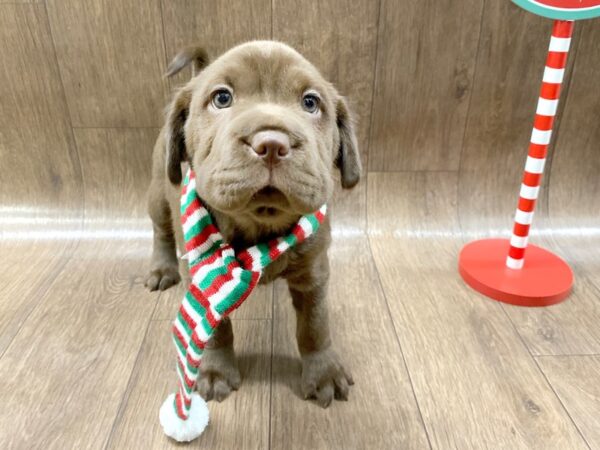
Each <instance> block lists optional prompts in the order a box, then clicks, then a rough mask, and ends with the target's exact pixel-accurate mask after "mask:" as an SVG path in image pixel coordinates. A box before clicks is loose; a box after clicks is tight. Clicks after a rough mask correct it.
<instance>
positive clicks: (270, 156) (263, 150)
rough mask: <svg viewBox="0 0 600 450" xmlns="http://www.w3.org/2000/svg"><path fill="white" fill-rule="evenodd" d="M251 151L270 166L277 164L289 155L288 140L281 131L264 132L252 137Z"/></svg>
mask: <svg viewBox="0 0 600 450" xmlns="http://www.w3.org/2000/svg"><path fill="white" fill-rule="evenodd" d="M250 145H251V147H252V150H254V153H256V154H257V155H258V156H260V157H261V158H262V159H263V160H264V161H265V162H266V163H267V164H269V165H270V166H272V165H275V164H277V163H279V161H281V160H282V159H284V158H286V157H287V156H288V155H289V153H290V138H289V137H288V135H287V134H285V133H282V132H281V131H275V130H266V131H260V132H258V133H256V134H255V135H254V137H253V138H252V141H251V142H250Z"/></svg>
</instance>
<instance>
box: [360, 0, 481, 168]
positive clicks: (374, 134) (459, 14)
mask: <svg viewBox="0 0 600 450" xmlns="http://www.w3.org/2000/svg"><path fill="white" fill-rule="evenodd" d="M482 7H483V1H481V0H468V1H463V2H450V1H444V2H429V3H427V5H426V6H425V5H423V3H421V2H402V5H400V2H398V1H396V0H382V4H381V15H380V23H379V31H378V35H379V44H378V55H377V68H376V77H375V91H374V94H373V95H374V98H373V101H374V105H375V108H374V109H373V118H372V123H373V128H372V130H371V142H370V147H371V148H372V151H371V156H370V162H369V168H370V170H373V171H400V170H456V169H458V164H459V156H460V148H461V145H462V138H463V132H464V128H465V121H466V118H467V109H468V105H469V97H470V96H471V90H472V84H473V73H474V70H475V58H476V53H477V36H479V26H480V18H481V8H482Z"/></svg>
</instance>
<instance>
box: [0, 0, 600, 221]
mask: <svg viewBox="0 0 600 450" xmlns="http://www.w3.org/2000/svg"><path fill="white" fill-rule="evenodd" d="M551 25H552V24H551V21H549V20H545V19H541V18H538V17H534V16H532V15H530V14H528V13H525V12H524V11H522V10H520V9H518V8H517V7H515V6H514V5H513V4H512V3H510V2H509V1H502V2H496V1H490V0H487V1H486V0H465V1H463V2H454V1H450V0H443V1H437V2H417V3H415V2H410V1H408V0H321V1H316V0H256V1H253V2H252V3H251V7H250V3H248V2H246V1H243V0H235V1H224V0H218V1H215V0H199V1H193V0H168V1H167V0H145V1H144V2H138V1H136V0H102V1H100V0H96V1H88V2H80V1H77V0H46V1H45V2H44V1H36V2H34V1H22V2H14V1H5V0H0V58H1V61H2V69H1V70H0V98H1V100H2V101H1V109H0V151H1V152H0V165H2V166H3V168H8V170H10V167H13V166H14V167H21V166H20V165H19V164H17V163H16V162H15V159H16V158H18V157H19V154H29V155H30V158H31V161H32V162H31V165H30V169H31V173H32V174H34V173H36V174H37V173H39V176H38V177H34V178H35V183H33V185H31V186H28V192H27V195H26V196H25V197H20V199H19V202H21V203H23V202H25V203H27V204H31V205H35V206H37V207H56V206H57V205H58V206H65V205H68V204H70V205H80V204H81V193H80V190H79V189H78V186H79V185H80V183H81V171H82V167H81V164H82V161H83V162H85V161H91V160H90V159H89V158H86V156H85V155H84V153H86V151H87V148H85V147H83V148H82V147H80V146H78V145H77V142H78V141H77V140H76V139H75V136H76V135H78V133H75V132H74V130H76V129H82V128H85V129H87V130H89V131H86V136H90V135H91V134H93V133H97V134H98V136H97V139H100V138H101V131H100V129H107V128H119V129H124V131H123V133H124V134H125V135H126V134H128V133H130V134H131V135H132V136H133V137H134V136H136V134H135V133H137V131H135V130H136V129H145V130H146V131H145V133H146V135H147V136H148V137H150V138H151V137H152V136H154V134H155V133H156V128H158V127H159V126H160V125H161V124H162V116H163V112H162V111H163V108H164V105H165V103H166V101H167V99H168V97H169V93H170V91H171V89H172V88H173V87H174V86H176V85H177V84H178V83H180V82H182V81H183V80H185V78H186V77H187V76H188V75H187V74H182V75H181V76H179V77H177V78H176V79H174V80H170V81H168V80H166V79H165V78H164V77H163V73H164V71H165V67H166V65H167V62H168V61H169V59H170V58H172V57H173V56H174V55H175V54H176V52H177V51H178V49H180V48H182V47H183V46H186V45H189V44H193V43H200V44H203V45H204V46H205V47H206V48H207V49H208V50H209V52H210V53H211V54H212V55H218V54H219V53H221V52H223V51H225V50H226V49H227V48H229V47H231V46H232V45H235V44H236V43H239V42H243V41H245V40H249V39H267V38H274V39H279V40H282V41H285V42H288V43H289V44H291V45H293V46H295V47H296V48H298V49H299V50H300V51H301V52H303V53H304V54H305V55H306V56H307V57H308V58H309V59H311V60H312V61H314V62H315V64H316V65H317V66H318V67H320V68H321V69H322V70H323V72H324V73H325V74H326V75H327V77H329V78H330V79H331V80H332V81H333V82H334V83H335V84H336V85H337V86H338V87H339V88H340V90H341V91H342V92H343V93H344V94H346V95H347V96H348V97H349V98H350V101H351V104H352V105H353V106H354V110H355V112H356V116H357V118H358V121H359V127H358V129H359V140H360V144H361V149H362V150H361V151H362V156H363V159H364V163H365V167H367V169H368V170H370V171H374V172H389V171H452V172H459V173H460V176H459V181H458V182H459V197H460V199H461V204H460V205H459V206H460V210H461V214H463V213H466V215H467V216H468V215H469V214H468V212H469V211H474V212H477V214H478V216H477V217H478V219H477V223H476V224H474V225H473V227H475V226H480V222H479V221H478V220H479V216H481V214H482V213H485V215H486V216H488V217H490V218H493V219H494V220H495V218H496V217H498V216H501V217H503V218H507V217H509V216H510V214H512V209H513V206H514V201H515V198H514V197H515V196H512V197H511V196H507V195H505V191H506V190H507V189H510V190H511V191H513V192H516V187H517V185H518V182H516V181H515V180H518V178H519V175H518V174H519V172H520V171H521V165H522V162H523V160H524V157H525V152H526V147H527V142H528V137H529V136H528V135H529V132H530V125H531V122H532V114H533V112H534V109H535V99H536V96H537V90H538V85H539V79H540V76H541V72H542V69H543V65H544V54H545V50H546V47H547V41H548V36H549V32H550V28H551ZM597 35H598V22H597V21H596V22H586V23H583V24H580V25H579V26H577V32H576V36H575V40H574V44H573V52H572V55H571V59H570V63H569V72H568V77H567V81H566V86H565V95H564V98H563V101H562V103H561V110H562V111H561V112H562V116H563V117H564V120H561V121H559V126H558V130H557V133H556V134H555V135H556V136H560V137H561V138H560V141H559V145H558V146H557V148H556V149H555V150H554V151H552V153H551V157H550V161H549V164H548V166H547V167H548V172H547V173H548V176H547V177H546V183H548V180H551V179H552V178H553V177H552V174H553V173H554V172H555V171H556V179H557V181H558V180H562V179H564V178H565V177H568V176H572V175H573V173H581V174H582V177H584V179H580V180H581V186H580V187H579V188H578V189H580V190H584V191H585V186H587V185H588V181H587V180H588V179H589V183H592V185H593V186H594V188H593V189H594V190H595V191H598V181H597V180H598V177H597V176H596V174H597V170H596V171H594V170H593V167H597V165H598V162H597V161H598V158H599V157H598V156H597V155H598V151H597V150H598V138H597V130H598V127H597V126H595V125H594V124H595V123H596V122H597V119H595V118H594V117H597V115H598V108H599V104H600V94H598V91H599V90H598V87H597V84H596V81H595V80H596V79H597V74H598V71H599V70H600V49H599V47H598V45H597V39H598V37H597ZM574 66H576V67H577V70H576V71H575V72H574V73H573V70H572V69H573V67H574ZM594 93H596V94H597V95H593V94H594ZM594 114H595V116H594ZM124 138H126V137H124ZM91 139H93V140H94V139H96V138H92V137H91ZM48 148H51V149H52V151H51V152H48V151H47V149H48ZM150 150H151V149H150V148H148V149H146V151H148V154H149V152H150ZM555 153H557V154H558V155H559V156H557V158H554V157H553V156H554V154H555ZM582 155H595V159H594V161H595V162H594V163H593V164H591V165H590V164H585V163H583V164H582V166H581V167H579V166H577V163H576V162H575V160H577V161H581V156H582ZM115 157H118V156H115ZM573 157H575V158H576V159H573ZM555 159H558V160H559V161H560V163H561V164H560V167H557V168H555V164H554V163H553V162H554V160H555ZM83 170H85V169H83ZM498 171H502V173H503V174H505V176H502V177H495V176H491V175H492V174H494V173H497V172H498ZM569 174H570V175H569ZM28 178H31V177H28ZM594 180H596V181H594ZM0 183H1V187H2V189H1V190H0V200H1V201H2V204H3V205H5V206H6V205H7V204H10V203H11V202H16V200H14V196H15V194H16V192H12V191H10V190H11V189H17V188H18V186H19V185H18V184H17V185H15V184H14V183H6V182H0ZM594 183H595V184H594ZM5 185H6V186H5ZM48 185H51V186H53V188H52V189H50V190H48V189H46V188H45V186H48ZM543 192H544V194H543V197H542V200H541V202H540V203H541V211H542V212H543V211H545V210H547V208H548V204H549V200H548V193H549V192H551V191H550V190H548V189H545V190H544V191H543ZM515 195H516V194H515ZM561 195H563V193H561V192H559V191H557V192H556V195H554V197H553V204H557V205H559V204H560V205H561V207H562V205H563V204H564V203H565V199H564V198H562V197H561ZM490 199H493V200H494V201H493V202H490ZM496 200H497V201H496ZM57 202H58V203H57ZM349 202H350V203H354V202H361V203H362V202H364V192H362V191H361V190H359V191H358V193H356V194H353V196H352V197H351V200H350V201H349ZM348 207H349V208H350V207H351V206H350V205H349V206H348ZM73 208H75V209H76V207H75V206H73ZM73 208H72V209H73ZM556 209H557V210H558V209H559V208H556ZM567 209H568V208H567ZM47 212H48V211H47ZM465 222H466V223H465V226H466V227H467V229H468V228H469V219H468V217H467V219H465ZM491 226H492V224H491V222H490V227H491Z"/></svg>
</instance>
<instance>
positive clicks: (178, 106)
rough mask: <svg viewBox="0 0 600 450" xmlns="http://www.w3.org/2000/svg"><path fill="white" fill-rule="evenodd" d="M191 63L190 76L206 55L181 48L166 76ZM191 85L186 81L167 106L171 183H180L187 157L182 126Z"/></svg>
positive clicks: (197, 71) (195, 49)
mask: <svg viewBox="0 0 600 450" xmlns="http://www.w3.org/2000/svg"><path fill="white" fill-rule="evenodd" d="M190 63H191V64H192V76H196V75H197V74H198V73H199V72H200V71H201V70H202V69H203V68H204V67H206V65H207V64H208V55H207V54H206V51H205V50H204V49H202V48H200V47H188V48H186V49H184V50H182V51H181V52H180V53H179V54H178V55H177V56H175V58H173V61H171V64H169V68H168V69H167V76H172V75H175V74H177V73H179V72H180V71H181V70H182V69H183V68H184V67H186V66H188V65H189V64H190ZM192 90H193V87H192V85H190V83H188V84H187V85H186V86H184V87H183V88H181V90H179V92H177V94H176V95H175V98H174V99H173V101H172V102H171V104H170V105H169V107H168V108H167V124H166V135H165V138H166V145H167V149H166V152H167V158H166V164H167V175H168V177H169V180H170V181H171V183H173V184H175V185H177V184H180V183H181V179H182V174H181V163H182V162H183V161H185V160H187V158H188V154H187V152H186V149H185V134H184V130H183V127H184V125H185V122H186V120H187V118H188V115H189V110H190V103H191V101H192Z"/></svg>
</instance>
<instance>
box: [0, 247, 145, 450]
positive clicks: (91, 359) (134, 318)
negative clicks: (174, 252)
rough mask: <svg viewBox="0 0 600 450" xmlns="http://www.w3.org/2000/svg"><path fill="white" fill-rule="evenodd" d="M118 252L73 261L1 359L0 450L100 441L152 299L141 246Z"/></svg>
mask: <svg viewBox="0 0 600 450" xmlns="http://www.w3.org/2000/svg"><path fill="white" fill-rule="evenodd" d="M144 247H145V245H144ZM117 249H119V255H120V258H119V259H118V260H107V259H106V258H103V257H95V256H94V254H93V253H91V252H90V253H87V254H84V255H78V257H77V258H75V259H73V260H71V262H70V263H69V264H68V265H67V266H66V267H65V268H64V269H63V271H62V274H61V276H59V277H58V279H57V280H56V281H55V283H54V285H53V286H52V287H51V288H50V289H49V290H48V292H47V293H46V294H45V295H44V297H43V298H41V299H40V302H39V305H38V307H37V308H36V309H35V310H34V311H33V312H32V314H31V315H30V316H29V318H28V320H27V321H26V323H25V324H24V325H23V326H22V328H21V329H20V331H19V334H18V335H17V336H16V337H15V338H14V339H13V341H12V343H11V345H10V346H9V348H8V349H7V350H6V352H5V353H4V355H3V357H2V358H1V359H0V377H1V379H2V384H1V385H0V398H2V404H3V407H2V409H1V410H0V447H2V448H37V447H44V448H102V446H103V444H104V443H105V441H106V439H107V437H108V433H109V431H110V427H111V426H112V423H113V421H114V419H115V416H116V413H117V410H118V407H119V404H120V403H121V399H122V396H123V394H124V392H125V388H126V386H127V380H128V379H129V376H130V373H131V370H132V369H133V365H134V363H135V359H136V355H137V352H138V350H139V348H140V346H141V343H142V339H143V336H144V330H145V328H146V326H147V324H148V321H149V319H150V315H151V314H152V310H153V308H154V304H155V303H154V302H152V301H151V300H150V299H148V298H147V296H146V295H145V293H144V290H143V287H142V286H141V279H140V278H139V277H137V276H136V275H135V274H136V273H137V270H138V269H139V267H140V266H143V264H142V263H141V261H140V259H139V257H136V256H137V255H139V252H140V246H139V244H138V245H134V244H132V243H129V245H127V246H126V247H125V248H122V247H121V246H114V247H113V254H114V253H115V251H116V250H117ZM136 254H137V255H136ZM24 405H26V407H23V406H24Z"/></svg>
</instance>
